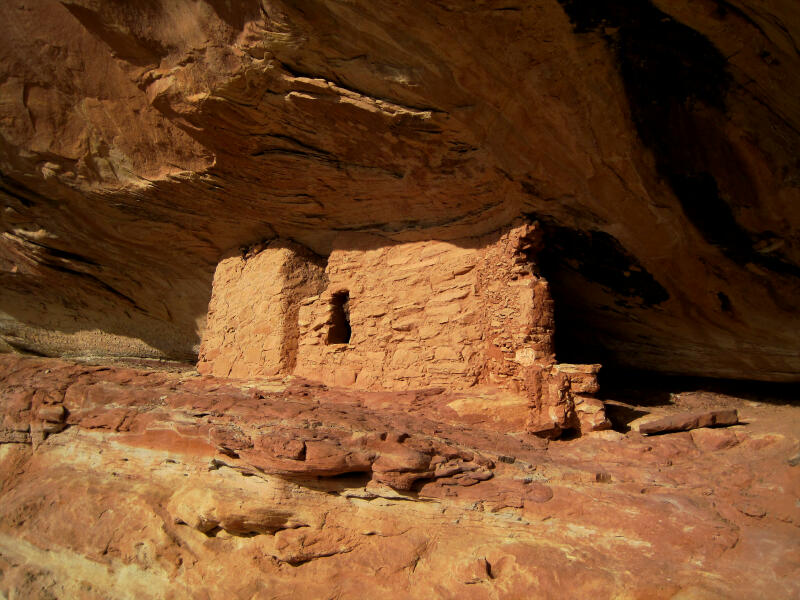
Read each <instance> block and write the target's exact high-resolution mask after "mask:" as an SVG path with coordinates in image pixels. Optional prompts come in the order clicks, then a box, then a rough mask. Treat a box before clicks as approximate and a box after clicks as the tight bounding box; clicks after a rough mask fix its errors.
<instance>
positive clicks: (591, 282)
mask: <svg viewBox="0 0 800 600" xmlns="http://www.w3.org/2000/svg"><path fill="white" fill-rule="evenodd" d="M534 218H535V217H534ZM538 221H539V224H540V226H541V227H542V230H543V236H544V237H543V242H544V243H543V244H542V248H541V250H540V251H539V252H538V254H537V258H536V262H537V265H538V267H539V269H540V271H541V273H542V275H543V276H544V277H545V279H547V281H548V282H549V284H550V293H551V295H552V297H553V305H554V309H555V340H554V341H555V351H556V357H557V358H558V360H559V361H561V362H572V363H601V364H603V365H606V364H609V363H611V362H613V358H612V357H610V356H609V355H608V352H607V351H606V350H605V348H604V346H603V341H602V339H600V338H599V337H598V335H597V334H598V332H597V328H596V327H594V326H592V323H591V322H587V309H586V303H585V300H584V298H583V294H584V293H585V292H586V290H587V286H592V287H600V288H603V289H604V290H605V291H607V292H608V293H609V294H610V295H611V296H613V297H614V298H616V299H617V300H616V303H617V304H618V305H620V306H624V307H630V306H633V305H636V306H641V307H645V308H651V309H654V310H657V309H658V305H659V304H661V303H662V302H665V301H666V300H668V299H669V293H667V290H665V289H664V287H663V286H662V285H661V284H660V283H658V281H656V279H655V278H654V277H653V276H652V275H651V274H650V273H649V272H648V271H647V270H646V269H645V268H644V267H643V266H642V265H641V264H640V263H639V262H638V260H637V259H636V258H635V257H634V256H633V255H632V254H631V253H629V252H628V251H627V250H625V248H623V246H622V245H621V244H620V243H619V241H618V240H617V239H616V238H614V237H613V236H611V235H609V234H608V233H606V232H604V231H580V230H575V229H570V228H569V227H563V226H561V225H558V224H556V223H555V222H553V221H552V220H549V219H541V218H539V219H538ZM589 321H591V318H590V319H589Z"/></svg>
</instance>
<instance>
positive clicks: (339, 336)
mask: <svg viewBox="0 0 800 600" xmlns="http://www.w3.org/2000/svg"><path fill="white" fill-rule="evenodd" d="M351 333H352V330H351V329H350V292H348V291H343V292H337V293H335V294H334V295H333V297H332V298H331V326H330V329H328V340H327V343H328V344H349V343H350V334H351Z"/></svg>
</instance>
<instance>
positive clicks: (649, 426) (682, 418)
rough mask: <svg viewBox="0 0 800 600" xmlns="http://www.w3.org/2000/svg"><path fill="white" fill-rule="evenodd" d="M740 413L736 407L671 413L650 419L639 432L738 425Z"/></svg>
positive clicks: (647, 433)
mask: <svg viewBox="0 0 800 600" xmlns="http://www.w3.org/2000/svg"><path fill="white" fill-rule="evenodd" d="M738 422H739V415H738V414H737V413H736V409H734V408H726V409H720V410H711V411H708V412H703V413H683V414H679V415H671V416H669V417H665V418H663V419H657V420H655V421H648V422H647V423H642V424H641V425H640V426H639V432H640V433H644V434H646V435H652V434H654V433H671V432H673V431H689V430H691V429H697V428H698V427H724V426H727V425H736V423H738Z"/></svg>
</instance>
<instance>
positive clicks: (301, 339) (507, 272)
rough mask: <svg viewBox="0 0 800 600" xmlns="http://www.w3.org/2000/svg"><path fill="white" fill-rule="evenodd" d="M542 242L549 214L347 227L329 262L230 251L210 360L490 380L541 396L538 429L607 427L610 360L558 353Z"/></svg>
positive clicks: (535, 398) (533, 409) (535, 404)
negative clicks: (602, 396)
mask: <svg viewBox="0 0 800 600" xmlns="http://www.w3.org/2000/svg"><path fill="white" fill-rule="evenodd" d="M539 244H540V235H539V231H538V230H537V227H536V225H535V224H531V223H528V222H523V221H519V222H517V223H515V224H514V225H513V226H512V227H510V228H508V229H506V230H505V231H502V232H499V233H495V234H493V235H489V236H484V237H482V238H470V239H464V240H456V241H453V242H444V241H420V242H407V243H387V241H386V240H385V239H383V238H380V237H377V236H374V235H370V234H356V233H350V234H343V235H342V236H341V237H340V238H339V239H338V240H337V242H336V244H335V246H334V248H333V250H332V252H331V254H330V256H329V257H328V259H327V263H325V261H324V260H323V259H320V258H319V257H317V256H316V255H314V254H312V253H311V252H309V251H308V250H306V249H304V248H302V247H300V246H298V245H296V244H293V243H289V242H278V241H274V242H272V243H270V244H268V245H266V246H264V247H261V248H255V249H252V250H251V251H250V252H248V253H247V254H245V255H242V254H241V253H239V254H237V255H234V256H230V257H228V258H226V259H224V260H223V261H221V262H220V264H219V266H218V268H217V271H216V274H215V277H214V289H213V293H212V298H211V303H210V305H209V313H208V324H207V329H206V332H205V335H204V337H203V342H202V345H201V352H200V360H199V362H198V370H199V371H200V372H201V373H207V374H213V375H216V376H221V377H258V376H273V375H289V374H294V375H298V376H302V377H306V378H308V379H313V380H316V381H321V382H323V383H325V384H328V385H335V386H351V387H357V388H360V389H367V390H409V389H422V388H430V387H439V386H443V387H446V388H447V389H448V390H462V389H467V388H471V387H474V386H488V387H491V388H500V389H503V390H505V391H506V392H507V393H508V394H513V395H517V396H520V397H522V398H526V399H528V401H529V405H530V410H529V415H528V420H527V424H526V429H527V430H528V431H530V432H533V433H537V434H540V435H548V436H557V435H559V434H560V433H561V431H563V430H565V429H572V428H583V429H586V428H589V429H596V428H602V427H605V426H607V420H606V419H605V414H604V412H603V411H602V403H598V401H596V400H594V399H592V398H591V397H590V396H591V394H593V393H594V392H595V391H596V389H597V383H596V373H597V369H598V368H599V365H563V364H558V363H556V361H555V356H554V353H553V333H554V319H553V306H552V299H551V296H550V292H549V288H548V284H547V281H546V280H545V279H544V278H542V277H541V276H540V275H539V274H538V272H537V268H536V263H535V256H536V253H537V251H538V249H539ZM523 401H524V400H523ZM598 404H599V405H598Z"/></svg>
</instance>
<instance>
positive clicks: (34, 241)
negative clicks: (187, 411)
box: [0, 0, 800, 381]
mask: <svg viewBox="0 0 800 600" xmlns="http://www.w3.org/2000/svg"><path fill="white" fill-rule="evenodd" d="M0 16H1V17H2V21H1V22H2V24H1V25H0V28H2V30H3V35H2V36H0V59H1V60H0V71H2V77H1V78H0V82H1V83H0V99H1V100H2V102H0V170H1V171H2V181H0V197H2V201H3V213H2V229H3V233H2V238H0V277H2V285H0V334H2V340H3V342H2V345H4V346H5V347H6V348H15V349H19V350H24V351H28V352H35V353H39V354H46V355H86V354H89V355H117V356H119V355H134V356H159V357H169V358H177V359H185V360H191V359H192V357H193V356H194V354H195V353H196V348H197V344H198V342H199V336H200V335H201V333H202V330H203V327H204V317H205V311H206V306H207V303H208V299H209V295H210V288H211V277H212V274H213V269H214V266H215V264H216V262H217V260H218V259H219V257H220V256H221V255H222V254H223V253H225V252H227V251H229V250H231V249H234V248H237V247H243V246H247V245H249V244H252V243H255V242H258V241H262V240H267V239H271V238H273V237H285V238H290V239H293V240H295V241H297V242H299V243H301V244H304V245H306V246H308V247H309V248H311V249H312V250H314V251H315V252H317V253H319V254H326V253H327V252H329V250H330V247H331V244H332V243H333V241H334V240H335V239H336V236H337V235H339V234H341V232H345V231H354V230H355V231H366V232H371V233H374V234H377V235H380V236H384V237H385V238H386V239H387V240H415V239H448V240H456V239H461V238H464V237H467V236H478V235H481V234H484V233H487V232H489V231H493V230H496V229H498V228H500V227H502V226H503V225H506V224H508V223H510V222H511V221H512V220H513V219H515V218H517V217H518V216H520V215H525V216H527V217H529V218H531V219H535V220H538V221H539V222H540V223H541V224H542V227H543V228H544V230H545V239H546V244H545V250H544V251H543V253H542V255H541V256H540V257H539V262H540V264H541V268H542V271H543V273H544V274H545V276H546V277H547V278H548V280H549V281H550V283H551V287H552V291H553V296H554V299H555V302H556V310H557V313H556V315H557V327H558V331H557V336H558V342H559V349H558V352H559V354H560V359H562V360H570V359H572V360H579V361H589V362H602V363H604V364H614V365H622V366H627V367H634V368H638V369H649V370H657V371H663V372H668V373H679V374H685V375H703V376H712V377H731V378H747V379H760V380H775V381H796V380H798V379H800V336H798V335H797V332H798V331H800V315H799V314H798V310H797V301H796V298H797V297H798V292H800V285H798V283H799V282H800V236H798V221H800V210H798V201H800V177H799V174H800V169H799V168H798V156H800V153H798V149H800V80H799V79H798V78H797V77H796V73H797V72H798V68H799V67H800V53H799V52H798V45H797V40H798V36H799V32H800V6H798V5H797V3H796V2H793V1H792V0H773V1H770V2H767V1H766V0H731V1H726V2H722V1H715V0H699V1H697V2H692V3H683V4H680V5H676V3H670V2H666V1H665V0H654V1H652V2H647V1H641V2H638V3H631V2H622V1H614V0H602V1H596V2H591V3H588V2H578V1H576V0H542V1H540V2H514V1H513V0H512V1H505V2H500V1H491V0H487V1H482V2H474V1H468V0H442V1H437V2H427V1H426V2H415V1H409V2H404V3H396V2H373V1H371V2H366V1H361V0H356V1H347V2H345V1H325V2H323V1H309V2H303V3H292V2H281V1H272V0H262V1H256V0H253V1H250V0H238V1H234V2H222V1H212V0H207V1H205V2H194V1H190V0H176V1H167V0H148V1H147V2H137V3H127V2H123V1H121V0H116V1H115V0H105V1H101V0H75V1H72V0H69V1H65V2H56V1H54V0H53V1H51V0H36V1H33V2H27V3H14V4H13V5H12V4H11V3H5V4H4V5H2V6H0Z"/></svg>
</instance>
